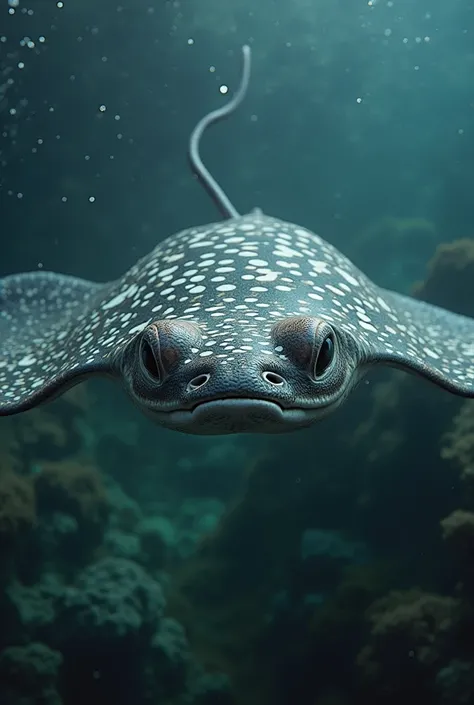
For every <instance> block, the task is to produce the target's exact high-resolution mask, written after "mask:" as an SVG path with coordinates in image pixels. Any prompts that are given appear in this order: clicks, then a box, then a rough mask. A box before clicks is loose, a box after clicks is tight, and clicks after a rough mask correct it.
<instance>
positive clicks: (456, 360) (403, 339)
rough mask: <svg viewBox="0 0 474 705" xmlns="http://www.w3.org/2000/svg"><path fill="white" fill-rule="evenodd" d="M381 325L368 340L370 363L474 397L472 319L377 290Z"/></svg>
mask: <svg viewBox="0 0 474 705" xmlns="http://www.w3.org/2000/svg"><path fill="white" fill-rule="evenodd" d="M379 303H382V308H383V311H384V318H385V321H384V325H379V327H378V329H377V335H376V336H375V335H374V336H371V339H370V341H369V342H370V348H371V351H370V353H369V356H368V358H369V360H368V361H369V362H372V363H385V364H389V365H393V366H396V367H398V368H401V369H404V370H406V371H407V372H414V373H416V374H418V375H421V376H423V377H425V378H426V379H428V380H429V381H431V382H433V383H435V384H437V385H438V386H440V387H443V388H444V389H446V390H448V391H450V392H452V393H453V394H457V395H459V396H464V397H474V319H472V318H468V317H467V316H461V315H458V314H456V313H452V312H451V311H447V310H445V309H442V308H439V307H438V306H433V305H431V304H428V303H425V302H424V301H419V300H417V299H413V298H411V297H408V296H403V295H402V294H398V293H396V292H393V291H387V290H384V289H381V290H380V298H379Z"/></svg>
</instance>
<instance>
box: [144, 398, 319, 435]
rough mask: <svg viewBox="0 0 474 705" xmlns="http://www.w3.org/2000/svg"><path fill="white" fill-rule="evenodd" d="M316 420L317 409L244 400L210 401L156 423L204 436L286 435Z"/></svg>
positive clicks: (162, 415)
mask: <svg viewBox="0 0 474 705" xmlns="http://www.w3.org/2000/svg"><path fill="white" fill-rule="evenodd" d="M320 411H321V410H319V412H320ZM314 418H315V411H314V409H313V410H310V409H303V408H285V407H283V406H281V405H280V404H279V403H278V402H276V401H268V400H266V399H254V398H242V397H240V398H237V397H236V398H233V397H224V398H220V399H211V400H207V401H202V402H199V403H198V404H196V405H195V406H193V407H192V408H191V409H177V410H174V411H167V412H158V414H157V420H159V421H160V423H162V424H163V425H164V426H167V427H168V428H174V429H176V430H180V431H183V432H185V433H193V434H202V435H221V434H230V433H284V432H285V431H291V430H294V429H296V428H302V427H304V426H308V425H309V424H310V423H311V422H312V421H313V420H314Z"/></svg>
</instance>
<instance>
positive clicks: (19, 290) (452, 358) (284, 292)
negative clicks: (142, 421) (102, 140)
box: [0, 47, 474, 434]
mask: <svg viewBox="0 0 474 705" xmlns="http://www.w3.org/2000/svg"><path fill="white" fill-rule="evenodd" d="M243 59H244V61H243V74H242V80H241V84H240V87H239V89H238V91H237V92H236V94H235V96H234V98H233V99H232V100H231V101H230V102H229V103H228V104H227V105H226V106H224V107H223V108H221V109H220V110H217V111H215V112H213V113H210V114H209V115H207V116H206V117H205V118H203V120H201V122H200V123H199V124H198V125H197V127H196V128H195V130H194V132H193V134H192V137H191V142H190V159H191V165H192V167H193V170H194V171H195V173H196V174H197V176H198V177H199V179H200V180H201V182H202V183H203V185H204V186H205V187H206V188H207V189H208V191H209V193H210V195H211V196H212V198H213V199H214V200H215V202H216V203H217V205H218V206H219V208H220V209H221V211H222V213H223V215H224V216H225V219H224V220H222V221H219V222H216V223H212V224H208V225H204V226H199V227H193V228H190V229H187V230H184V231H182V232H180V233H177V234H175V235H173V236H171V237H169V238H168V239H166V240H164V241H163V242H161V243H160V244H159V245H158V246H157V247H156V248H155V249H154V250H153V251H152V252H151V253H150V254H149V255H147V256H146V257H144V258H143V259H142V260H140V261H139V262H137V263H136V264H135V265H134V266H133V267H132V268H131V269H130V270H129V271H128V272H126V273H125V274H124V276H123V277H121V278H120V279H119V280H117V281H115V282H110V283H106V284H96V283H92V282H88V281H85V280H81V279H78V278H74V277H69V276H65V275H60V274H55V273H48V272H32V273H24V274H15V275H11V276H8V277H5V278H4V279H2V280H0V414H1V415H9V414H14V413H18V412H21V411H24V410H26V409H29V408H31V407H34V406H36V405H37V404H39V403H42V402H45V401H48V400H49V399H51V398H53V397H54V396H56V395H57V394H60V393H62V392H64V391H65V390H66V389H67V388H68V387H70V386H72V385H74V384H77V383H78V382H80V381H81V380H83V379H84V378H86V377H90V376H91V375H97V374H101V375H108V376H111V377H114V378H116V379H118V380H120V381H121V382H122V384H123V385H124V387H125V389H126V390H127V392H128V393H129V395H130V396H131V398H132V399H133V401H134V402H135V403H136V404H138V405H139V407H140V408H141V409H142V410H143V411H145V412H146V413H147V414H148V415H150V416H151V417H152V418H153V419H154V420H155V421H156V422H157V423H159V424H161V425H163V426H166V427H169V428H173V429H176V430H179V431H184V432H188V433H198V434H225V433H237V432H260V433H279V432H284V431H290V430H293V429H296V428H300V427H304V426H308V425H310V424H312V423H313V422H315V421H316V420H318V419H320V418H321V417H322V416H325V415H327V414H328V413H330V412H332V411H334V410H335V409H336V408H337V407H338V406H339V405H340V404H341V403H342V402H343V401H344V400H345V399H346V397H347V396H348V394H349V392H350V391H351V390H352V389H353V387H354V386H355V385H356V384H357V382H358V381H359V379H360V378H361V376H362V375H363V374H365V372H366V371H367V370H368V369H370V367H371V366H373V365H377V364H388V365H393V366H398V367H400V368H403V369H405V370H407V371H411V372H414V373H417V374H419V375H421V376H424V377H425V378H427V379H429V380H431V381H432V382H434V383H436V384H437V385H439V386H441V387H444V388H445V389H447V390H449V391H451V392H453V393H455V394H459V395H463V396H474V320H472V319H470V318H466V317H463V316H459V315H456V314H454V313H451V312H448V311H445V310H444V309H440V308H437V307H435V306H430V305H428V304H426V303H423V302H420V301H416V300H414V299H411V298H408V297H405V296H402V295H400V294H397V293H395V292H391V291H387V290H384V289H381V288H379V287H378V286H376V285H375V284H374V283H373V282H371V281H370V280H369V279H368V278H367V277H366V276H365V275H364V274H363V272H361V271H360V270H359V269H357V268H356V267H355V266H354V265H353V264H352V263H351V262H350V261H349V260H348V259H347V258H346V257H345V256H344V255H343V254H341V253H340V252H339V251H338V250H337V249H335V248H334V247H332V246H331V245H330V244H329V243H328V242H326V241H325V240H323V239H322V238H320V237H319V236H317V235H315V234H314V233H312V232H310V231H309V230H307V229H306V228H304V227H302V226H299V225H295V224H293V223H288V222H285V221H282V220H279V219H277V218H272V217H269V216H266V215H264V214H263V213H262V212H261V211H260V210H255V211H252V212H251V213H249V214H247V215H244V216H240V215H239V214H238V213H237V212H236V211H235V209H234V207H233V206H232V204H231V203H230V201H229V200H228V198H227V196H226V195H225V194H224V192H223V191H222V189H221V188H220V187H219V185H218V184H217V183H216V182H215V181H214V179H213V178H212V176H211V175H210V174H209V172H208V171H207V170H206V168H205V167H204V165H203V164H202V162H201V159H200V156H199V149H198V147H199V141H200V138H201V135H202V133H203V132H204V130H205V129H206V127H207V126H208V125H209V124H211V123H213V122H216V121H217V120H219V119H221V118H223V117H226V116H227V115H229V114H230V113H231V112H233V111H234V110H235V108H236V107H237V106H238V105H239V104H240V102H241V101H242V99H243V97H244V95H245V92H246V89H247V85H248V80H249V72H250V50H249V48H248V47H244V49H243Z"/></svg>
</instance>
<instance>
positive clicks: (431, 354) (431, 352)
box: [423, 348, 439, 360]
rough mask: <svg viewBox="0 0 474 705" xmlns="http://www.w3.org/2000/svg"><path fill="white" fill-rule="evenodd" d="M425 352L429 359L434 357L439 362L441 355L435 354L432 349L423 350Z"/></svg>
mask: <svg viewBox="0 0 474 705" xmlns="http://www.w3.org/2000/svg"><path fill="white" fill-rule="evenodd" d="M423 350H424V351H425V353H426V354H427V355H428V357H432V358H434V359H435V360H439V355H438V354H437V353H435V352H433V350H430V348H423Z"/></svg>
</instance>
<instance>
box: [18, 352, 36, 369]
mask: <svg viewBox="0 0 474 705" xmlns="http://www.w3.org/2000/svg"><path fill="white" fill-rule="evenodd" d="M35 362H36V357H35V356H34V355H25V357H22V358H21V360H18V362H17V365H20V367H31V365H34V364H35Z"/></svg>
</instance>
